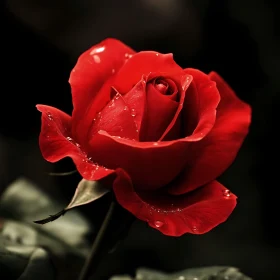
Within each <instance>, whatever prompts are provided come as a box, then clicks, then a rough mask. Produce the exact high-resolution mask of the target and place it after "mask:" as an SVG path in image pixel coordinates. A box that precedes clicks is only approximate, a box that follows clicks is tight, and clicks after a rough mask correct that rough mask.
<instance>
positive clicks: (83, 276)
mask: <svg viewBox="0 0 280 280" xmlns="http://www.w3.org/2000/svg"><path fill="white" fill-rule="evenodd" d="M115 206H116V203H115V202H114V201H112V202H111V205H110V207H109V210H108V212H107V214H106V216H105V219H104V221H103V223H102V225H101V227H100V229H99V231H98V233H97V236H96V238H95V240H94V242H93V244H92V247H91V250H90V253H89V255H88V257H87V259H86V261H85V264H84V266H83V268H82V271H81V273H80V276H79V280H88V279H89V277H90V273H91V272H92V270H93V267H94V266H95V265H96V264H97V263H98V259H97V257H98V252H99V247H100V245H101V243H102V240H103V237H104V235H105V232H106V230H107V228H108V226H109V224H110V220H111V218H112V215H113V213H114V209H115ZM94 268H96V267H94Z"/></svg>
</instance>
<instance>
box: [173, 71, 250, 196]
mask: <svg viewBox="0 0 280 280" xmlns="http://www.w3.org/2000/svg"><path fill="white" fill-rule="evenodd" d="M209 77H210V78H211V79H212V80H213V81H215V82H216V84H217V87H218V90H219V92H220V95H221V101H220V103H219V106H218V108H217V116H216V122H215V125H214V127H213V129H212V130H211V132H210V133H209V134H208V135H207V136H206V137H205V138H204V139H203V140H202V141H199V142H196V143H194V144H193V145H192V146H191V147H190V149H189V153H188V161H187V165H186V171H185V176H186V179H185V182H186V183H185V184H184V185H177V186H174V187H172V188H171V189H169V192H170V193H171V194H183V193H186V192H189V191H191V190H194V189H195V188H197V187H199V186H202V185H204V184H206V183H208V182H210V181H212V180H214V179H215V178H217V177H218V176H220V175H221V174H222V173H223V172H224V171H225V170H226V169H227V168H228V167H229V166H230V164H231V163H232V162H233V160H234V159H235V157H236V155H237V152H238V150H239V149H240V147H241V145H242V143H243V140H244V138H245V136H246V135H247V133H248V128H249V125H250V122H251V108H250V106H249V105H248V104H246V103H244V102H243V101H241V100H240V99H239V98H238V97H237V96H236V95H235V93H234V92H233V90H232V89H231V88H230V87H229V86H228V85H227V84H226V82H225V81H224V80H223V79H222V78H221V77H220V76H219V75H218V74H216V73H214V72H212V73H210V75H209Z"/></svg>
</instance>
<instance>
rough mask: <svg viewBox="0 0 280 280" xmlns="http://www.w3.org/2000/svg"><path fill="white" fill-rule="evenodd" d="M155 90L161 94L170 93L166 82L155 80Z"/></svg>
mask: <svg viewBox="0 0 280 280" xmlns="http://www.w3.org/2000/svg"><path fill="white" fill-rule="evenodd" d="M155 88H156V89H157V90H158V91H159V92H160V93H162V94H164V95H165V94H166V95H169V94H170V92H168V89H169V85H168V83H167V82H166V81H163V80H156V82H155Z"/></svg>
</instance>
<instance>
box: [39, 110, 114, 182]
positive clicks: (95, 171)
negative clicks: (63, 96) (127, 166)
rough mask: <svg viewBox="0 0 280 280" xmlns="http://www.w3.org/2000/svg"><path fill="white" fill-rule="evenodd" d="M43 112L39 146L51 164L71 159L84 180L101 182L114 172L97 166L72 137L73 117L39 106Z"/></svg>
mask: <svg viewBox="0 0 280 280" xmlns="http://www.w3.org/2000/svg"><path fill="white" fill-rule="evenodd" d="M37 109H38V110H39V111H40V112H42V126H41V133H40V137H39V145H40V149H41V152H42V155H43V157H44V158H45V159H46V160H47V161H49V162H57V161H59V160H61V159H62V158H65V157H71V158H72V159H73V161H74V163H75V165H76V167H77V169H78V171H79V173H80V174H81V175H82V176H83V178H85V179H87V180H99V179H101V178H103V177H105V176H107V175H109V174H111V173H113V172H114V171H113V170H109V169H106V168H104V167H101V166H98V165H95V164H94V163H92V162H91V161H90V159H89V158H87V155H86V153H85V152H83V151H82V147H81V146H80V145H79V144H78V143H77V142H75V141H74V139H73V138H72V137H71V117H70V116H69V115H67V114H65V113H64V112H62V111H60V110H58V109H56V108H53V107H50V106H45V105H37Z"/></svg>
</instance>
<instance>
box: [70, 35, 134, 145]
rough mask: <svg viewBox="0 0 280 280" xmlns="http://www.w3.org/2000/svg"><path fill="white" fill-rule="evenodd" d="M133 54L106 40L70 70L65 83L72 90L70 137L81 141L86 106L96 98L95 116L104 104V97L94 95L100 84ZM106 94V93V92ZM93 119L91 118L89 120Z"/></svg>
mask: <svg viewBox="0 0 280 280" xmlns="http://www.w3.org/2000/svg"><path fill="white" fill-rule="evenodd" d="M132 54H134V51H133V50H132V49H131V48H129V47H128V46H126V45H125V44H123V43H122V42H120V41H119V40H116V39H111V38H109V39H106V40H104V41H102V42H101V43H99V44H97V45H95V46H93V47H92V48H90V49H89V50H87V51H86V52H84V53H83V54H82V55H81V56H80V57H79V59H78V61H77V64H76V65H75V67H74V68H73V70H72V72H71V75H70V78H69V83H70V85H71V90H72V99H73V106H74V110H73V113H72V117H73V133H74V135H76V136H78V138H79V139H80V140H81V141H82V138H83V136H84V133H85V130H86V129H85V124H84V121H83V119H84V118H83V117H84V114H85V113H86V111H87V110H88V105H89V104H92V103H93V100H94V99H95V98H96V96H98V99H99V101H98V102H97V103H98V104H95V107H97V105H98V106H99V108H96V110H97V112H98V111H100V110H101V109H102V106H104V105H105V104H106V102H107V101H108V99H110V98H109V96H108V95H104V94H103V95H100V94H97V93H98V92H99V90H100V89H101V87H102V86H103V85H104V83H105V82H106V81H107V80H108V79H109V78H110V77H111V76H112V75H114V74H115V73H117V72H118V71H119V69H120V67H122V65H123V64H124V63H125V62H126V60H127V58H128V56H130V55H132ZM108 94H109V92H108ZM92 118H93V117H92Z"/></svg>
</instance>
